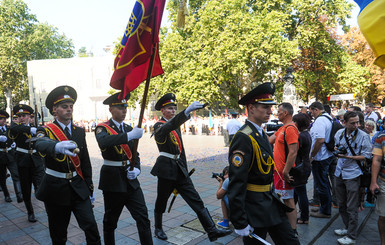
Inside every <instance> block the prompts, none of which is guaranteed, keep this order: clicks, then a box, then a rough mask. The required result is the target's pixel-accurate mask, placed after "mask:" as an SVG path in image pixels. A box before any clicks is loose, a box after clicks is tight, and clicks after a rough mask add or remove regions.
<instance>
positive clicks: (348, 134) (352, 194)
mask: <svg viewBox="0 0 385 245" xmlns="http://www.w3.org/2000/svg"><path fill="white" fill-rule="evenodd" d="M344 121H345V129H340V130H338V132H337V133H336V135H335V144H336V148H338V152H339V154H337V157H338V163H337V168H336V171H335V176H336V178H335V186H336V193H337V199H338V206H339V212H340V215H341V218H342V221H343V223H344V225H345V228H342V229H337V230H335V231H334V233H335V234H336V235H339V236H344V237H342V238H340V239H338V240H337V241H338V243H339V244H344V245H347V244H355V242H356V238H357V228H358V209H357V207H358V206H359V204H360V176H361V175H362V171H361V168H360V166H359V165H358V164H361V163H360V162H361V161H365V159H366V158H370V157H371V151H372V146H371V144H370V138H369V135H368V134H366V133H365V132H364V131H362V130H360V129H358V124H359V118H358V114H357V113H356V112H353V111H349V112H347V113H346V114H345V115H344Z"/></svg>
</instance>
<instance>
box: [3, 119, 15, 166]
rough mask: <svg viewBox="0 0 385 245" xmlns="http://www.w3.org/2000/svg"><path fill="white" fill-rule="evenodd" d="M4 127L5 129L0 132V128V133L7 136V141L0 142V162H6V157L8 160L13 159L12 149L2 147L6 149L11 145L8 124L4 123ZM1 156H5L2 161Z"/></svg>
mask: <svg viewBox="0 0 385 245" xmlns="http://www.w3.org/2000/svg"><path fill="white" fill-rule="evenodd" d="M5 127H6V131H5V132H1V130H0V135H4V136H6V137H7V141H5V142H0V149H1V150H0V161H1V162H0V163H3V162H4V163H5V162H6V159H8V160H9V161H14V150H13V149H11V150H9V151H8V150H7V151H8V152H7V151H3V149H8V148H10V147H11V145H12V143H13V139H12V135H11V130H10V127H9V126H8V125H5ZM3 158H6V159H5V160H4V161H3Z"/></svg>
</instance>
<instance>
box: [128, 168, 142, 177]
mask: <svg viewBox="0 0 385 245" xmlns="http://www.w3.org/2000/svg"><path fill="white" fill-rule="evenodd" d="M139 174H140V170H139V169H138V168H134V169H133V170H132V171H129V170H128V171H127V179H130V180H133V179H136V177H138V175H139Z"/></svg>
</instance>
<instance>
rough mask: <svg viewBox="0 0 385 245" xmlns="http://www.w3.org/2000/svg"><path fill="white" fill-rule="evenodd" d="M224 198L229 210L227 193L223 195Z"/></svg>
mask: <svg viewBox="0 0 385 245" xmlns="http://www.w3.org/2000/svg"><path fill="white" fill-rule="evenodd" d="M222 200H223V201H224V202H225V205H226V208H227V210H229V198H228V197H227V194H225V195H224V196H223V198H222Z"/></svg>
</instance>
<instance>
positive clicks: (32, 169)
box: [11, 105, 44, 222]
mask: <svg viewBox="0 0 385 245" xmlns="http://www.w3.org/2000/svg"><path fill="white" fill-rule="evenodd" d="M13 114H14V115H17V116H18V118H19V119H18V123H12V124H11V137H12V138H14V139H15V143H16V153H15V155H16V162H17V166H18V171H19V177H20V184H21V192H22V193H23V199H24V204H25V207H26V208H27V211H28V221H29V222H36V218H35V213H34V211H33V207H32V203H31V189H32V184H33V186H34V188H35V192H36V191H37V190H38V189H39V185H40V183H41V180H42V178H43V175H44V159H43V158H42V157H41V156H40V154H38V153H37V152H36V150H35V149H34V142H33V141H29V142H26V140H28V139H31V138H32V137H34V136H35V135H36V128H35V127H31V126H30V124H29V122H30V119H31V114H33V109H32V108H31V107H30V106H28V105H16V106H15V107H14V108H13Z"/></svg>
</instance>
